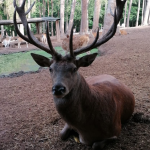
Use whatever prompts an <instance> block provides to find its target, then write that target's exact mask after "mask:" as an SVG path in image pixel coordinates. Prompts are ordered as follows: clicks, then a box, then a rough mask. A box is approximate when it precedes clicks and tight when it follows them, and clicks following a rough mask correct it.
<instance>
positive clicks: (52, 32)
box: [51, 0, 54, 36]
mask: <svg viewBox="0 0 150 150" xmlns="http://www.w3.org/2000/svg"><path fill="white" fill-rule="evenodd" d="M51 7H52V9H51V16H52V17H53V0H51ZM51 35H52V36H53V35H54V31H53V22H51Z"/></svg>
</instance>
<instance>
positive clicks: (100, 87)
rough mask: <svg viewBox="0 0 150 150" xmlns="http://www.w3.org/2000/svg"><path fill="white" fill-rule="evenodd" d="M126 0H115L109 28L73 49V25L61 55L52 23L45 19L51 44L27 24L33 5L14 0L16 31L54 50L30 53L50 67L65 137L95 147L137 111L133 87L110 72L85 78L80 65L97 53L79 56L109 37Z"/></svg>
mask: <svg viewBox="0 0 150 150" xmlns="http://www.w3.org/2000/svg"><path fill="white" fill-rule="evenodd" d="M124 4H125V1H122V0H116V8H115V11H114V22H113V24H112V26H111V27H110V29H109V31H108V32H107V33H106V34H105V35H104V36H103V37H102V38H100V39H99V33H98V32H99V29H98V31H97V35H96V38H95V40H94V41H93V43H92V44H90V45H88V46H85V47H82V48H79V49H76V50H73V27H72V29H71V32H70V40H69V54H66V55H65V56H62V55H61V54H59V53H58V52H57V51H56V50H55V49H54V47H53V46H52V42H51V39H50V37H49V34H48V33H49V26H48V21H46V37H47V41H48V45H44V44H41V42H39V41H38V40H37V39H36V38H35V37H34V35H33V34H32V32H31V30H30V28H29V27H28V22H27V19H26V15H27V14H28V12H29V11H30V10H31V9H32V7H33V5H34V3H33V4H32V5H31V6H30V8H29V10H28V11H27V12H25V9H24V7H25V0H24V1H23V4H22V5H21V7H18V6H17V5H16V0H14V6H15V11H14V17H13V20H14V27H15V30H16V32H17V34H18V35H19V36H20V37H21V38H23V39H24V40H26V41H27V42H29V43H31V44H34V45H35V46H37V47H38V48H40V49H42V50H43V51H45V52H47V53H48V54H51V56H52V58H51V59H49V58H47V57H45V56H42V55H38V54H34V53H31V56H32V58H33V59H34V61H35V62H36V63H37V64H38V65H40V66H42V67H48V68H49V71H50V76H51V80H52V84H53V85H52V88H51V89H50V91H51V92H52V94H53V100H54V104H55V106H56V109H57V111H58V113H59V115H60V116H61V118H62V119H63V120H64V121H65V125H64V128H63V129H62V131H61V132H60V138H61V139H62V140H66V139H68V138H69V137H70V136H72V135H76V136H77V137H78V138H79V141H80V143H82V144H85V145H89V146H91V147H92V149H93V150H98V149H103V148H104V146H105V145H106V144H107V143H109V142H110V141H113V140H115V139H116V138H117V137H118V136H119V134H120V132H121V126H122V124H123V123H126V122H127V121H128V120H129V119H130V117H131V116H132V114H133V112H134V106H135V99H134V95H133V93H132V91H131V90H130V89H129V88H128V87H127V86H126V85H124V84H123V83H122V82H121V81H120V80H118V79H116V78H115V77H113V76H111V75H107V74H103V75H98V76H93V77H90V78H86V79H85V78H84V77H83V76H82V75H81V74H80V73H79V68H80V67H88V66H89V65H90V64H92V62H93V61H94V60H95V59H96V56H97V53H94V54H89V55H85V56H83V57H81V58H76V56H77V55H79V54H82V53H84V52H87V51H89V50H91V49H92V48H96V47H98V46H101V45H102V44H104V43H106V42H107V41H108V40H110V39H111V38H112V37H113V36H114V34H115V32H116V29H117V24H118V22H119V20H120V18H121V16H122V13H123V8H124ZM16 13H18V14H19V16H20V19H21V21H22V23H23V25H24V28H25V30H26V31H27V36H28V37H25V36H24V35H22V33H21V32H20V31H19V29H18V26H17V21H16Z"/></svg>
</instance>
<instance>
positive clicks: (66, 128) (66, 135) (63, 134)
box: [60, 123, 72, 140]
mask: <svg viewBox="0 0 150 150" xmlns="http://www.w3.org/2000/svg"><path fill="white" fill-rule="evenodd" d="M71 131H72V129H71V128H70V127H69V125H68V124H67V123H66V124H65V126H64V128H63V129H62V130H61V132H60V137H61V139H62V140H66V139H67V138H69V136H70V135H71Z"/></svg>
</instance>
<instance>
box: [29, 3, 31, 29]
mask: <svg viewBox="0 0 150 150" xmlns="http://www.w3.org/2000/svg"><path fill="white" fill-rule="evenodd" d="M30 5H31V1H30V0H28V9H29V8H30ZM28 18H31V12H29V13H28ZM29 28H30V29H31V25H30V23H29Z"/></svg>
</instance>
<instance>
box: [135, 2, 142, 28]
mask: <svg viewBox="0 0 150 150" xmlns="http://www.w3.org/2000/svg"><path fill="white" fill-rule="evenodd" d="M140 3H141V0H139V1H138V11H137V18H136V27H137V26H138V22H139V12H140Z"/></svg>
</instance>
